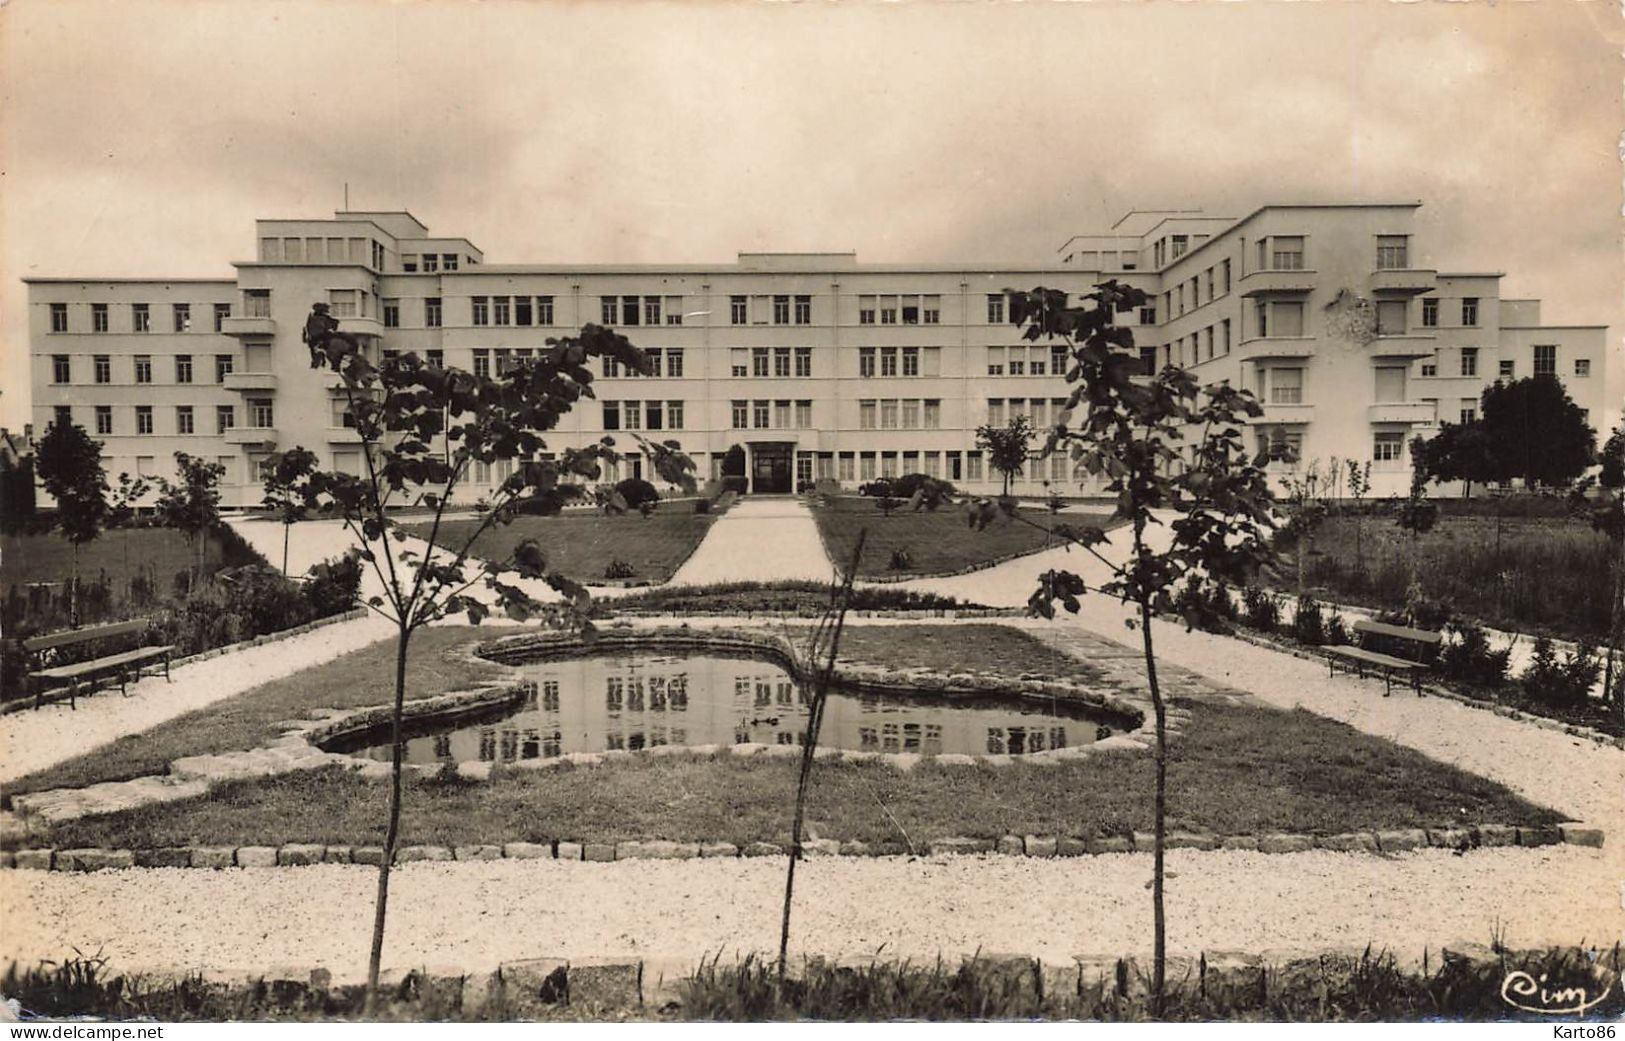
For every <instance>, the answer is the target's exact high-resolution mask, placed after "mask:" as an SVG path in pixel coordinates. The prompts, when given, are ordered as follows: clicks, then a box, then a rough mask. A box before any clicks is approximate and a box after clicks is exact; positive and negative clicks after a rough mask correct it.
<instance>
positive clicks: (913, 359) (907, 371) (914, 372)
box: [903, 347, 920, 376]
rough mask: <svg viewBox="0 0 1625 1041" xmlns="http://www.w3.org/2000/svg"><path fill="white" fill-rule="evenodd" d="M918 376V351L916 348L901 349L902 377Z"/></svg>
mask: <svg viewBox="0 0 1625 1041" xmlns="http://www.w3.org/2000/svg"><path fill="white" fill-rule="evenodd" d="M919 374H920V349H919V348H918V347H904V348H903V375H905V376H918V375H919Z"/></svg>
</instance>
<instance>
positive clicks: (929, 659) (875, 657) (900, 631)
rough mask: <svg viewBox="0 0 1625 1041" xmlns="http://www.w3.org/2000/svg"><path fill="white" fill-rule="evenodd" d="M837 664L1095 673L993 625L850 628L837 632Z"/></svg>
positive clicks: (1033, 640)
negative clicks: (838, 660)
mask: <svg viewBox="0 0 1625 1041" xmlns="http://www.w3.org/2000/svg"><path fill="white" fill-rule="evenodd" d="M841 660H843V661H851V662H862V663H864V664H868V665H883V666H886V667H887V668H893V669H931V670H933V671H935V672H946V673H953V672H965V671H967V670H970V671H975V672H994V673H1000V674H1003V675H1006V676H1019V675H1021V674H1022V673H1024V672H1030V673H1041V674H1043V675H1046V676H1055V677H1059V678H1063V679H1065V678H1074V679H1077V678H1084V677H1092V676H1095V675H1097V674H1096V672H1095V670H1093V669H1092V668H1090V667H1089V665H1088V664H1087V663H1085V662H1083V661H1081V660H1079V659H1077V658H1074V657H1073V656H1072V655H1070V654H1067V653H1066V652H1065V651H1059V650H1056V649H1055V648H1053V647H1051V646H1049V645H1048V644H1046V643H1044V642H1043V641H1042V640H1040V639H1038V638H1037V637H1035V636H1033V635H1032V634H1031V633H1029V632H1027V631H1025V630H1023V629H1016V628H1012V627H1011V626H1008V625H998V624H996V623H987V624H971V625H853V626H848V627H847V628H846V629H845V630H843V631H842V633H841Z"/></svg>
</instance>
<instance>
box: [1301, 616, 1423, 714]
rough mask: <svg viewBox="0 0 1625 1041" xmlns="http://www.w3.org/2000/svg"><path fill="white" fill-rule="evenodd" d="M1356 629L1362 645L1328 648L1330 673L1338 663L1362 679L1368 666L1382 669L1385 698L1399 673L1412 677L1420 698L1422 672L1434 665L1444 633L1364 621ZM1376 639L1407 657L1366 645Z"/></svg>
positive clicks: (1375, 669) (1358, 623)
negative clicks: (1383, 651) (1385, 652)
mask: <svg viewBox="0 0 1625 1041" xmlns="http://www.w3.org/2000/svg"><path fill="white" fill-rule="evenodd" d="M1353 630H1354V634H1355V636H1356V637H1357V638H1358V639H1359V640H1360V643H1361V644H1362V646H1359V647H1327V648H1325V651H1326V669H1327V672H1328V674H1335V673H1336V672H1337V666H1338V665H1339V664H1341V665H1343V666H1344V667H1345V668H1348V669H1352V670H1353V671H1355V672H1356V673H1358V674H1359V675H1360V677H1361V678H1362V679H1363V678H1364V677H1365V674H1366V670H1367V669H1370V670H1371V671H1373V672H1380V673H1382V681H1383V690H1382V696H1383V697H1385V698H1386V697H1388V696H1389V695H1390V694H1392V693H1393V692H1394V674H1395V673H1398V674H1400V675H1401V676H1406V677H1408V678H1409V679H1410V681H1411V688H1412V689H1413V690H1415V691H1416V695H1417V697H1421V696H1422V674H1423V673H1424V672H1426V671H1427V670H1428V669H1430V668H1432V665H1433V658H1434V656H1435V655H1437V653H1438V650H1439V646H1440V644H1442V643H1443V642H1444V638H1443V637H1442V636H1440V635H1439V634H1438V633H1436V632H1433V631H1431V630H1428V629H1411V628H1408V627H1406V626H1403V625H1388V624H1386V623H1384V622H1368V621H1365V620H1361V621H1358V622H1355V623H1354V625H1353ZM1373 642H1381V643H1382V644H1383V645H1384V646H1388V647H1391V648H1394V649H1396V650H1398V651H1400V653H1402V654H1405V655H1408V657H1399V656H1398V655H1394V654H1384V653H1382V652H1380V651H1376V650H1372V649H1370V648H1368V647H1366V646H1364V645H1365V644H1368V643H1373Z"/></svg>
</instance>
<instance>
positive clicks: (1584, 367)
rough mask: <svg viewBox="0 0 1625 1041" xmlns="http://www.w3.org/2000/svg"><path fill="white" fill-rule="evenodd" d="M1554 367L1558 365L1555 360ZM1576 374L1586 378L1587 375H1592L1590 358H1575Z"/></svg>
mask: <svg viewBox="0 0 1625 1041" xmlns="http://www.w3.org/2000/svg"><path fill="white" fill-rule="evenodd" d="M1552 367H1553V368H1556V367H1557V366H1556V362H1555V360H1554V362H1553V365H1552ZM1574 374H1575V375H1576V376H1578V377H1579V378H1580V379H1585V378H1586V377H1588V376H1590V375H1591V359H1590V358H1576V359H1574Z"/></svg>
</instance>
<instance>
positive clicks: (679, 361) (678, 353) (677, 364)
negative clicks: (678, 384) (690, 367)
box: [666, 347, 683, 379]
mask: <svg viewBox="0 0 1625 1041" xmlns="http://www.w3.org/2000/svg"><path fill="white" fill-rule="evenodd" d="M666 375H667V376H668V377H669V378H671V379H681V378H682V375H683V349H682V348H681V347H667V348H666Z"/></svg>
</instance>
